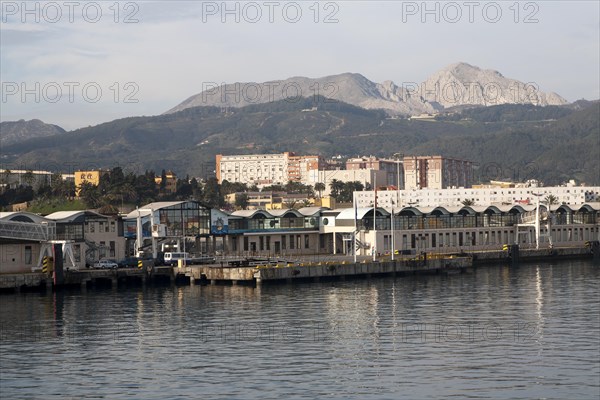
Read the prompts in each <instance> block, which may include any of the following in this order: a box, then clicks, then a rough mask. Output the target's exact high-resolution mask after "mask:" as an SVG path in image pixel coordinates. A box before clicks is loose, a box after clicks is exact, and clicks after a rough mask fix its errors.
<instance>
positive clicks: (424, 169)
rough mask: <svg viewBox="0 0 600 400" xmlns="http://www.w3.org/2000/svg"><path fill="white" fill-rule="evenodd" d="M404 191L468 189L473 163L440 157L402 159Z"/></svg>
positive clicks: (409, 157) (471, 178)
mask: <svg viewBox="0 0 600 400" xmlns="http://www.w3.org/2000/svg"><path fill="white" fill-rule="evenodd" d="M403 164H404V179H405V186H404V189H406V190H412V189H425V188H428V189H445V188H448V187H454V186H455V187H460V186H462V187H470V186H471V184H472V183H473V163H472V162H470V161H465V160H457V159H454V158H447V157H442V156H407V157H404V160H403Z"/></svg>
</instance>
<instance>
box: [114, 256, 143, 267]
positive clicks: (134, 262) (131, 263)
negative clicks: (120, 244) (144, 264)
mask: <svg viewBox="0 0 600 400" xmlns="http://www.w3.org/2000/svg"><path fill="white" fill-rule="evenodd" d="M117 264H118V266H119V268H137V266H138V258H137V257H125V258H124V259H122V260H119V262H117Z"/></svg>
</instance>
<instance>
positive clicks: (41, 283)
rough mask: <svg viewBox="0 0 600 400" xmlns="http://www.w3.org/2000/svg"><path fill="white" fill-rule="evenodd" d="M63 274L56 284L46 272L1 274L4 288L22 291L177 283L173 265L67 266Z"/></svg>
mask: <svg viewBox="0 0 600 400" xmlns="http://www.w3.org/2000/svg"><path fill="white" fill-rule="evenodd" d="M63 275H64V280H63V282H62V283H61V284H60V285H55V284H54V278H53V277H52V276H51V275H49V274H47V273H43V272H31V273H20V274H0V290H2V291H5V292H6V291H8V292H20V291H40V290H42V291H43V290H53V289H55V288H57V287H61V288H76V287H79V288H81V289H82V290H86V289H88V288H91V287H112V288H117V287H118V286H119V285H146V284H150V283H154V282H169V283H173V281H174V278H175V277H174V275H173V270H172V268H171V267H151V268H144V269H138V268H122V269H86V270H67V271H64V274H63Z"/></svg>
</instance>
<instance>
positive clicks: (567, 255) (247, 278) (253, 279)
mask: <svg viewBox="0 0 600 400" xmlns="http://www.w3.org/2000/svg"><path fill="white" fill-rule="evenodd" d="M581 258H584V259H585V258H590V259H592V258H593V259H594V260H596V261H599V260H600V251H598V246H597V245H596V246H592V247H588V246H586V247H564V248H551V249H550V248H546V249H519V246H516V245H515V246H511V248H509V249H507V250H498V251H479V252H470V253H462V254H455V255H448V254H435V253H434V254H427V253H423V254H421V255H419V256H416V257H403V258H401V259H398V260H394V261H392V260H389V259H385V258H384V259H381V260H378V261H375V262H373V261H369V260H364V261H362V262H358V263H353V262H350V261H341V260H338V261H321V262H319V261H317V262H297V263H285V264H283V263H282V264H275V265H272V264H265V265H257V266H254V267H237V266H223V265H220V266H217V265H198V266H188V267H186V268H176V269H175V270H174V274H175V275H176V276H180V277H182V276H185V277H186V279H189V281H190V283H191V284H194V283H195V282H207V283H211V284H218V283H231V284H234V285H235V284H239V283H246V284H262V283H266V282H288V283H289V282H293V281H320V280H322V279H342V280H343V279H346V278H352V277H357V278H358V277H366V278H369V277H372V276H406V275H416V274H432V273H433V274H438V273H445V274H455V273H462V272H470V271H472V270H473V269H474V268H477V267H483V266H485V265H490V264H503V263H504V264H509V265H513V266H516V265H518V264H519V263H526V262H536V261H553V260H564V259H581Z"/></svg>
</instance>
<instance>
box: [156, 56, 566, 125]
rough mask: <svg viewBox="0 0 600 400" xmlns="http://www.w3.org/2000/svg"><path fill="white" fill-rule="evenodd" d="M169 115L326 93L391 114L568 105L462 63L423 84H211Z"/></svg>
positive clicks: (357, 79) (350, 79)
mask: <svg viewBox="0 0 600 400" xmlns="http://www.w3.org/2000/svg"><path fill="white" fill-rule="evenodd" d="M207 86H208V87H207V88H206V90H204V91H203V92H201V93H199V94H196V95H193V96H191V97H189V98H188V99H186V100H185V101H184V102H182V103H181V104H179V105H177V106H175V107H173V108H172V109H170V110H169V111H167V112H166V114H169V113H174V112H177V111H182V110H185V109H186V108H190V107H199V106H214V107H244V106H247V105H250V104H263V103H269V102H274V101H279V100H284V99H287V100H288V101H294V99H295V98H296V97H297V96H303V97H310V96H315V95H321V96H324V97H327V98H330V99H335V100H338V101H342V102H345V103H348V104H352V105H355V106H358V107H362V108H366V109H382V110H385V111H386V112H387V113H388V114H391V115H418V114H423V113H434V112H436V111H438V110H441V109H443V108H445V107H455V106H461V105H481V106H489V105H498V104H533V105H540V106H546V105H562V104H566V103H567V101H566V100H565V99H563V98H562V97H560V96H559V95H557V94H555V93H543V92H540V91H538V90H537V89H536V88H535V86H534V85H531V84H525V83H522V82H519V81H517V80H514V79H508V78H505V77H504V76H502V74H500V73H499V72H497V71H493V70H483V69H480V68H478V67H475V66H472V65H469V64H466V63H457V64H452V65H449V66H447V67H446V68H443V69H442V70H440V71H438V72H436V73H434V74H433V75H432V76H431V77H430V78H428V79H427V80H426V81H425V82H423V83H421V84H420V85H416V84H407V87H406V88H405V87H402V86H398V85H396V84H395V83H394V82H392V81H385V82H383V83H375V82H372V81H370V80H368V79H367V78H365V77H364V76H363V75H361V74H356V73H344V74H340V75H332V76H326V77H323V78H315V79H312V78H306V77H293V78H288V79H285V80H276V81H270V82H263V83H256V82H237V83H233V84H227V85H222V86H218V85H216V84H214V85H207Z"/></svg>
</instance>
